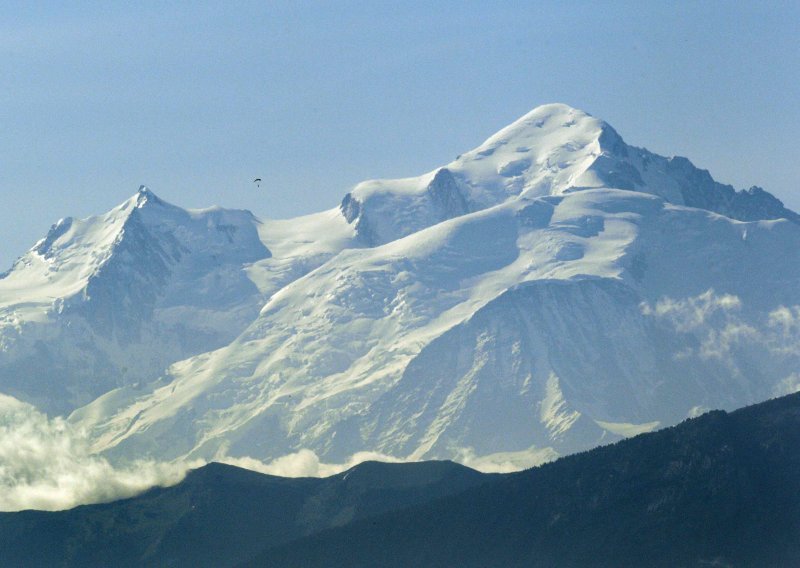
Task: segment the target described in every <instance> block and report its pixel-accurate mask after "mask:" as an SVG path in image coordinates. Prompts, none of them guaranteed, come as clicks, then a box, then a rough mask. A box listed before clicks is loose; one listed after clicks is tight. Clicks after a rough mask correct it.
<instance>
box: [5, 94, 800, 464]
mask: <svg viewBox="0 0 800 568" xmlns="http://www.w3.org/2000/svg"><path fill="white" fill-rule="evenodd" d="M798 282H800V217H798V216H797V215H796V214H795V213H793V212H791V211H789V210H787V209H785V208H784V207H783V205H782V204H781V203H780V201H778V200H777V199H775V198H774V197H773V196H771V195H770V194H768V193H766V192H765V191H763V190H761V189H758V188H753V189H750V190H747V191H742V192H736V191H734V190H733V188H731V187H730V186H725V185H721V184H719V183H717V182H715V181H714V180H713V179H711V177H710V175H708V172H705V171H703V170H699V169H697V168H695V167H694V166H693V165H692V164H691V163H690V162H689V161H688V160H686V159H684V158H664V157H661V156H657V155H655V154H652V153H650V152H648V151H647V150H644V149H640V148H635V147H632V146H628V145H627V144H625V142H624V141H623V140H622V138H621V137H620V136H619V134H617V133H616V131H614V130H613V128H611V127H610V126H609V125H607V124H605V123H604V122H602V121H601V120H598V119H596V118H594V117H591V116H589V115H587V114H586V113H583V112H582V111H579V110H576V109H572V108H570V107H567V106H565V105H546V106H543V107H539V108H537V109H534V110H533V111H531V112H530V113H529V114H527V115H525V116H524V117H522V118H521V119H520V120H519V121H517V122H515V123H514V124H512V125H510V126H508V127H506V128H504V129H503V130H501V131H500V132H498V133H497V134H495V135H494V136H492V137H491V138H489V139H488V140H487V141H486V142H484V143H483V144H482V145H480V146H479V147H477V148H476V149H474V150H472V151H470V152H467V153H465V154H463V155H461V156H459V157H458V158H457V159H456V160H455V161H453V162H452V163H450V164H447V165H446V166H444V167H442V168H439V169H437V170H434V171H433V172H429V173H427V174H425V175H422V176H420V177H416V178H407V179H400V180H373V181H367V182H364V183H361V184H359V185H358V186H356V187H355V188H354V189H353V190H352V191H351V192H350V193H348V194H347V195H346V196H345V197H344V199H343V201H342V204H341V206H340V207H339V208H337V209H333V210H330V211H325V212H322V213H318V214H314V215H309V216H306V217H301V218H299V219H293V220H287V221H270V220H263V221H262V220H258V219H257V218H255V217H254V216H253V215H251V214H250V213H247V212H242V211H226V210H222V209H209V210H203V211H184V210H182V209H180V208H178V207H175V206H172V205H169V204H166V203H164V202H163V201H161V200H159V199H158V198H157V197H155V196H154V195H153V194H152V193H151V192H149V191H148V190H141V191H140V192H139V194H137V196H134V197H133V198H132V199H131V200H129V201H128V202H126V203H125V204H123V205H121V206H120V207H118V208H116V209H114V210H113V211H112V212H110V213H108V214H107V215H105V216H102V217H95V218H91V219H87V220H85V221H70V220H65V221H62V222H60V223H59V224H58V225H56V226H54V228H53V229H52V230H51V232H50V234H49V235H48V236H47V237H46V238H45V239H44V240H43V241H41V242H40V243H38V244H37V245H36V246H35V247H34V248H33V249H31V251H29V252H28V253H27V254H26V255H25V256H23V257H21V259H20V260H19V261H17V263H15V265H14V266H13V267H12V269H11V271H10V272H9V273H8V274H7V275H6V276H5V277H4V278H3V279H0V318H1V319H0V326H2V327H0V345H1V346H2V355H0V390H2V391H3V392H6V393H8V394H11V395H13V396H15V397H17V398H20V399H22V400H25V401H27V402H31V403H34V404H36V405H37V406H39V407H40V408H42V409H44V410H47V411H50V412H64V413H68V412H72V413H71V416H70V418H69V421H70V423H71V427H73V428H76V429H79V430H81V431H85V432H87V433H88V435H89V437H90V442H91V447H92V450H93V451H94V452H99V453H102V454H103V455H104V456H106V457H107V458H108V459H111V460H126V459H138V458H148V459H157V460H184V459H205V460H208V459H222V458H226V459H245V460H246V459H248V458H255V459H258V460H264V461H270V460H275V459H277V458H280V457H281V456H285V455H289V454H296V453H297V452H300V451H303V452H305V451H308V450H311V451H313V452H314V453H315V454H316V456H317V457H318V458H319V459H321V460H324V461H325V462H338V463H343V462H346V461H347V460H348V459H349V458H350V457H351V456H353V455H354V454H356V453H358V452H379V453H380V454H382V455H385V456H390V457H391V458H394V459H430V458H450V459H455V460H458V461H461V462H463V463H466V464H468V465H472V466H473V467H479V468H480V469H483V470H504V471H506V470H510V469H520V468H523V467H528V466H531V465H535V464H537V463H541V462H542V461H546V460H549V459H553V458H554V457H556V456H558V455H563V454H566V453H571V452H575V451H580V450H584V449H588V448H591V447H594V446H596V445H598V444H602V443H606V442H608V441H612V440H615V439H619V438H620V437H625V436H631V435H635V434H637V433H641V432H646V431H649V430H652V429H654V428H657V427H659V426H664V425H668V424H674V423H676V422H678V421H680V420H682V419H683V418H686V417H687V416H690V415H694V414H696V413H698V412H702V410H703V409H707V408H726V409H731V408H735V407H739V406H742V405H745V404H749V403H752V402H756V401H759V400H763V399H766V398H769V397H770V396H775V395H776V394H782V393H784V392H789V391H792V390H797V389H798V388H799V387H800V379H798V370H799V369H800V366H798V363H800V359H799V358H798V356H800V307H798V306H800V286H798ZM123 369H124V371H123ZM48 370H49V372H48ZM91 399H94V400H91ZM90 400H91V402H90ZM87 403H88V404H87Z"/></svg>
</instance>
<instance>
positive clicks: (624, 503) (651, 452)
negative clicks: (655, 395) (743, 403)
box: [247, 393, 800, 568]
mask: <svg viewBox="0 0 800 568" xmlns="http://www.w3.org/2000/svg"><path fill="white" fill-rule="evenodd" d="M247 566H264V567H267V566H269V567H279V566H287V567H288V566H303V567H304V568H310V567H315V566H319V567H322V566H325V567H326V568H328V567H335V566H347V567H361V566H363V567H367V566H369V567H393V566H397V567H401V566H402V567H407V566H414V567H416V568H421V567H453V566H459V567H482V568H487V567H501V566H502V567H513V566H532V567H538V566H542V567H545V566H547V567H559V568H561V567H569V566H580V567H589V566H608V567H612V566H613V567H626V566H631V567H642V566H664V567H679V566H737V567H740V566H752V567H769V566H776V567H777V566H800V393H798V394H794V395H790V396H786V397H783V398H780V399H775V400H772V401H769V402H766V403H763V404H759V405H756V406H752V407H749V408H746V409H743V410H739V411H736V412H732V413H730V414H727V413H725V412H721V411H714V412H710V413H708V414H705V415H703V416H701V417H699V418H696V419H692V420H688V421H686V422H684V423H682V424H680V425H678V426H676V427H673V428H668V429H666V430H662V431H659V432H656V433H652V434H645V435H641V436H638V437H636V438H633V439H629V440H625V441H623V442H619V443H617V444H615V445H613V446H608V447H603V448H599V449H596V450H593V451H590V452H587V453H583V454H578V455H574V456H571V457H567V458H563V459H561V460H558V461H557V462H554V463H551V464H548V465H544V466H542V467H539V468H535V469H532V470H528V471H524V472H520V473H515V474H508V475H504V476H501V477H499V478H498V479H496V480H495V481H493V482H491V483H487V484H484V485H481V486H479V487H476V488H473V489H470V490H468V491H465V492H464V493H462V494H460V495H456V496H452V497H449V498H445V499H442V500H439V501H436V502H433V503H428V504H425V505H421V506H419V507H416V508H413V509H406V510H403V511H396V512H392V513H387V514H385V515H383V516H381V517H380V518H379V519H370V520H368V521H357V522H354V523H352V524H350V525H348V526H345V527H341V528H338V529H332V530H328V531H325V532H323V533H321V534H319V535H315V536H312V537H309V538H306V539H303V540H300V541H297V542H294V543H291V544H289V545H285V546H283V547H280V548H277V549H273V550H267V551H265V552H263V553H262V554H261V555H260V556H259V557H258V558H257V560H256V561H253V562H251V563H249V564H247Z"/></svg>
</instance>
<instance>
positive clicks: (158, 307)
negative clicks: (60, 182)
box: [0, 187, 270, 412]
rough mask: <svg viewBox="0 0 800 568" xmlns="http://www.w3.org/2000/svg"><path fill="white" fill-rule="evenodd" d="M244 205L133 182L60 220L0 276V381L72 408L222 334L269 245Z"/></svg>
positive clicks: (31, 397)
mask: <svg viewBox="0 0 800 568" xmlns="http://www.w3.org/2000/svg"><path fill="white" fill-rule="evenodd" d="M258 229H259V223H258V221H257V220H256V219H255V218H254V217H253V215H252V214H251V213H249V212H247V211H228V210H224V209H219V208H213V209H207V210H202V211H185V210H183V209H180V208H178V207H175V206H172V205H169V204H167V203H165V202H163V201H161V200H160V199H158V198H157V197H156V196H155V195H153V193H152V192H150V191H149V190H147V189H146V188H144V187H142V188H141V189H140V190H139V192H138V193H137V194H136V195H134V196H133V197H132V198H131V199H129V200H127V201H126V202H125V203H123V204H122V205H120V206H119V207H116V208H114V209H113V210H111V211H110V212H108V213H107V214H105V215H102V216H98V217H90V218H88V219H84V220H77V219H72V218H69V217H67V218H65V219H61V220H60V221H59V222H58V223H56V224H55V225H53V227H52V228H51V229H50V232H49V233H48V234H47V236H46V237H45V238H44V239H42V240H41V241H39V242H38V243H37V244H36V245H35V246H34V247H33V248H32V249H31V250H30V251H28V252H27V253H26V254H25V255H24V256H22V257H21V258H20V259H18V260H17V261H16V262H15V263H14V266H13V267H12V268H11V270H9V271H8V272H7V273H6V274H5V275H3V277H2V279H0V349H2V351H1V353H2V355H1V356H0V390H2V391H3V392H5V393H8V394H12V395H14V396H16V397H18V398H22V399H25V400H27V401H30V402H33V403H35V404H37V405H38V406H40V407H41V408H42V409H45V410H47V411H49V412H60V411H65V410H71V409H73V408H74V407H76V406H78V405H81V404H85V403H87V402H89V401H90V400H92V399H93V398H95V397H97V396H99V395H100V394H103V393H105V392H107V391H108V390H110V389H112V388H114V387H117V386H120V385H123V384H138V383H139V382H141V381H148V380H152V379H153V377H157V376H158V375H159V374H160V373H161V372H162V371H163V369H164V368H165V367H166V366H167V365H169V364H170V363H172V362H174V361H176V360H179V359H182V358H185V357H188V356H190V355H194V354H197V353H202V352H204V351H208V350H209V349H214V348H216V347H220V346H222V345H225V344H227V343H228V342H230V341H231V340H232V339H234V338H235V337H236V336H238V335H239V333H241V331H242V330H243V329H244V328H245V327H246V326H247V325H248V324H249V323H250V322H251V321H252V319H253V318H254V317H255V316H256V315H257V314H258V310H259V308H260V307H261V303H262V301H263V298H262V296H261V294H260V293H259V290H258V288H257V287H256V286H255V285H254V284H253V282H252V281H251V280H250V279H248V278H247V276H246V273H245V272H244V271H243V267H245V266H247V265H249V264H251V263H253V262H255V261H257V260H260V259H263V258H267V257H269V256H270V252H269V250H268V249H267V248H266V247H265V246H264V244H263V243H262V242H261V240H260V238H259V236H258Z"/></svg>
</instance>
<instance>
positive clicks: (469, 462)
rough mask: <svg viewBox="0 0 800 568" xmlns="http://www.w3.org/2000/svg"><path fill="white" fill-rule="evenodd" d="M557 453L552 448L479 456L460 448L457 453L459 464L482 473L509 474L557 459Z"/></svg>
mask: <svg viewBox="0 0 800 568" xmlns="http://www.w3.org/2000/svg"><path fill="white" fill-rule="evenodd" d="M558 457H559V454H558V452H556V451H555V450H554V449H553V448H535V447H530V448H528V449H527V450H521V451H517V452H497V453H494V454H487V455H484V456H479V455H477V454H476V453H475V451H474V450H473V449H472V448H462V449H461V450H460V451H459V452H458V459H457V460H456V461H457V462H459V463H462V464H464V465H465V466H467V467H471V468H472V469H477V470H478V471H482V472H483V473H511V472H513V471H520V470H523V469H528V468H531V467H536V466H537V465H542V464H543V463H547V462H550V461H553V460H554V459H557V458H558Z"/></svg>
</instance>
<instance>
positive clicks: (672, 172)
mask: <svg viewBox="0 0 800 568" xmlns="http://www.w3.org/2000/svg"><path fill="white" fill-rule="evenodd" d="M601 187H611V188H616V189H626V190H630V191H640V192H643V193H650V194H653V195H657V196H658V197H661V198H663V199H665V200H666V201H668V202H670V203H673V204H676V205H687V206H690V207H698V208H701V209H706V210H709V211H713V212H715V213H719V214H722V215H725V216H727V217H731V218H733V219H738V220H742V221H756V220H762V219H779V218H786V219H791V220H792V221H794V222H796V223H800V216H798V215H797V214H796V213H794V212H792V211H790V210H788V209H786V208H785V207H784V206H783V204H782V203H781V202H780V201H779V200H778V199H776V198H775V197H773V196H772V195H770V194H768V193H766V192H765V191H763V190H761V189H760V188H752V189H750V190H749V191H740V192H737V191H735V190H734V189H733V188H732V187H731V186H727V185H722V184H719V183H716V182H715V181H714V180H713V179H712V178H711V176H710V175H709V173H708V172H707V171H705V170H700V169H698V168H696V167H694V166H693V165H692V164H691V162H689V161H688V160H687V159H685V158H664V157H662V156H658V155H656V154H653V153H651V152H648V151H647V150H645V149H643V148H636V147H633V146H628V145H627V144H626V143H625V142H624V141H623V139H622V137H621V136H620V135H619V134H617V132H616V130H614V129H613V128H612V127H611V126H610V125H609V124H607V123H605V122H603V121H602V120H599V119H597V118H594V117H593V116H591V115H589V114H587V113H585V112H583V111H580V110H577V109H574V108H571V107H569V106H567V105H563V104H549V105H544V106H540V107H537V108H535V109H534V110H532V111H531V112H529V113H528V114H526V115H525V116H523V117H522V118H520V119H519V120H517V121H516V122H514V123H512V124H510V125H509V126H507V127H505V128H503V129H502V130H500V131H499V132H498V133H496V134H494V135H493V136H491V137H490V138H489V139H488V140H486V141H485V142H484V143H483V144H481V145H480V146H478V147H477V148H475V149H474V150H471V151H469V152H466V153H465V154H462V155H461V156H459V157H458V158H456V159H455V160H454V161H453V162H451V163H450V164H447V165H446V166H444V167H442V168H439V169H437V170H435V171H433V172H430V173H428V174H425V175H423V176H420V177H416V178H408V179H400V180H372V181H367V182H363V183H361V184H359V185H358V186H356V188H355V189H354V190H353V191H352V192H350V193H349V194H347V196H345V198H344V200H343V201H342V211H343V213H344V215H345V217H347V220H348V221H349V222H351V223H354V224H355V226H356V229H357V232H358V234H359V236H360V237H361V239H362V241H363V242H365V243H368V244H370V245H375V244H382V243H385V242H388V241H391V240H395V239H397V238H400V237H403V236H405V235H408V234H411V233H414V232H416V231H419V230H420V229H423V228H425V227H429V226H431V225H434V224H436V223H439V222H441V221H444V220H446V219H451V218H453V217H457V216H460V215H464V214H465V213H468V212H472V211H478V210H481V209H486V208H487V207H491V206H493V205H497V204H499V203H503V202H505V201H508V200H510V199H516V198H535V197H544V196H547V195H563V194H565V193H569V192H572V191H578V190H585V189H593V188H601Z"/></svg>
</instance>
